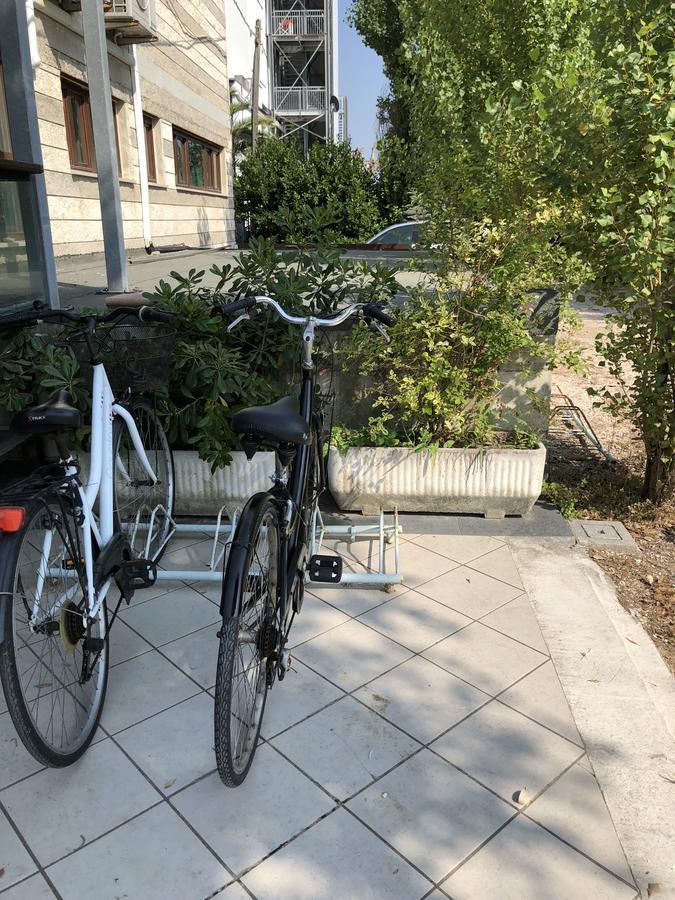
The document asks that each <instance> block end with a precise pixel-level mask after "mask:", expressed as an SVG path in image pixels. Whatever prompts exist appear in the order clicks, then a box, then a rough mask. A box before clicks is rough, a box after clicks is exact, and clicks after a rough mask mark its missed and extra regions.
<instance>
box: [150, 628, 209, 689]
mask: <svg viewBox="0 0 675 900" xmlns="http://www.w3.org/2000/svg"><path fill="white" fill-rule="evenodd" d="M219 630H220V622H216V624H215V625H209V626H208V627H207V628H202V629H201V630H200V631H195V632H194V634H188V635H186V636H185V637H182V638H178V640H177V641H172V642H171V643H170V644H164V646H163V647H162V653H163V654H164V655H165V656H168V657H169V659H170V660H171V661H172V662H173V663H175V664H176V665H177V666H178V668H179V669H181V670H182V671H183V672H185V674H186V675H189V676H190V678H193V679H194V680H195V681H196V682H197V683H198V684H201V686H202V687H204V688H210V687H213V685H214V684H215V683H216V667H217V663H218V643H219V639H218V631H219Z"/></svg>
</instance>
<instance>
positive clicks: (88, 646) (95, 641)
mask: <svg viewBox="0 0 675 900" xmlns="http://www.w3.org/2000/svg"><path fill="white" fill-rule="evenodd" d="M82 643H83V646H84V649H85V650H86V651H87V652H88V653H100V652H101V650H103V647H104V645H105V638H95V637H87V638H85V639H84V641H83V642H82Z"/></svg>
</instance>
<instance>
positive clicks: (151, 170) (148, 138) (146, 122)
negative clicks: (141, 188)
mask: <svg viewBox="0 0 675 900" xmlns="http://www.w3.org/2000/svg"><path fill="white" fill-rule="evenodd" d="M154 127H155V123H154V121H153V120H152V119H151V118H150V116H143V131H144V132H145V158H146V161H147V166H148V181H149V182H150V183H151V184H157V164H156V162H155V139H154V135H153V128H154Z"/></svg>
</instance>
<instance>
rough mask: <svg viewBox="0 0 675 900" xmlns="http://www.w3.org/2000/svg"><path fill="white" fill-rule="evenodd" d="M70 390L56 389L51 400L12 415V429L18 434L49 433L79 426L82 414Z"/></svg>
mask: <svg viewBox="0 0 675 900" xmlns="http://www.w3.org/2000/svg"><path fill="white" fill-rule="evenodd" d="M72 401H73V398H72V396H71V395H70V393H69V392H68V391H56V393H54V394H52V396H51V397H50V398H49V400H46V401H45V402H44V403H40V404H39V405H38V406H31V407H30V409H22V410H21V412H18V413H16V415H14V416H13V417H12V421H11V424H10V429H11V430H12V431H14V432H16V433H17V434H48V433H49V432H51V431H63V429H65V428H79V427H80V426H81V424H82V414H81V413H80V411H79V409H75V407H74V406H73V405H72Z"/></svg>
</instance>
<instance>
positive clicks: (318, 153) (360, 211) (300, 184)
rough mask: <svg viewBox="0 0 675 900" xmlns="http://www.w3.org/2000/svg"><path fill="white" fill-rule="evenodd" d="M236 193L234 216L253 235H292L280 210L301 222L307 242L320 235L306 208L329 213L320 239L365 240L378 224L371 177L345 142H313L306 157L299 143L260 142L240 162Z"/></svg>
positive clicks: (373, 184) (377, 212) (287, 141)
mask: <svg viewBox="0 0 675 900" xmlns="http://www.w3.org/2000/svg"><path fill="white" fill-rule="evenodd" d="M234 190H235V208H236V212H237V216H238V217H239V218H241V219H242V220H244V221H247V222H248V224H249V229H250V232H251V234H252V235H254V236H256V237H278V238H279V239H280V240H282V241H283V240H288V239H289V238H290V237H291V235H289V233H288V231H287V228H286V224H287V221H288V220H287V216H286V215H284V216H283V217H282V218H281V219H280V218H279V211H280V210H290V212H291V213H294V214H295V215H296V220H299V221H300V222H302V224H303V227H304V228H305V231H304V233H303V234H302V235H301V236H302V238H303V239H305V240H312V239H317V238H318V237H319V235H317V234H316V233H314V232H313V225H312V219H311V217H309V218H308V217H307V214H306V211H307V210H310V211H323V212H324V213H326V214H327V218H328V220H329V222H326V221H323V227H322V237H323V238H324V239H326V238H329V239H332V240H334V241H336V240H356V241H361V240H366V239H367V238H369V237H371V236H372V235H373V234H374V233H375V232H376V231H378V229H379V226H380V215H379V210H378V202H377V193H376V187H375V182H374V179H373V177H372V175H371V173H370V172H369V171H368V169H367V168H366V166H365V164H364V160H363V157H362V156H361V155H360V154H358V153H354V152H352V150H351V149H350V147H349V145H348V144H330V143H329V144H324V143H319V142H317V143H315V144H313V145H312V147H311V148H310V151H309V155H308V156H307V158H305V157H304V155H303V152H302V150H301V148H300V146H299V145H298V143H297V142H294V141H292V140H288V139H282V140H272V139H263V140H262V141H261V142H260V145H259V147H258V148H257V149H256V152H255V153H251V154H249V155H248V156H247V157H245V158H244V159H243V160H242V161H241V164H240V167H239V174H238V176H237V178H236V180H235V188H234ZM327 224H330V226H331V228H330V230H328V229H327V227H326V226H327ZM296 236H297V233H296Z"/></svg>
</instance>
